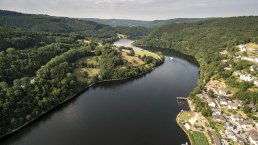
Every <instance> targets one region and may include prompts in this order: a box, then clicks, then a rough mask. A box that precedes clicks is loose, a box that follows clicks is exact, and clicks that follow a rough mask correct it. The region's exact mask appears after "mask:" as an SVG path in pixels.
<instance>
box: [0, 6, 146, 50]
mask: <svg viewBox="0 0 258 145" xmlns="http://www.w3.org/2000/svg"><path fill="white" fill-rule="evenodd" d="M0 26H2V27H0V30H1V34H0V37H3V38H5V40H2V39H1V41H4V42H5V43H9V44H11V43H14V44H17V46H16V47H22V48H25V47H28V45H31V44H38V43H39V42H38V41H39V40H42V37H44V35H49V34H48V33H55V34H56V35H64V33H65V34H66V35H75V36H76V37H87V38H92V39H101V40H102V41H105V42H110V41H114V40H115V39H116V36H117V35H116V33H121V34H124V35H127V36H132V37H134V36H139V35H140V36H146V35H147V34H148V33H149V32H150V29H148V28H146V27H137V26H135V27H131V26H118V27H111V26H108V25H104V24H98V23H96V22H93V21H88V20H84V19H73V18H66V17H54V16H48V15H35V14H23V13H18V12H12V11H4V10H0ZM6 26H9V27H10V26H12V27H18V28H21V29H26V30H29V31H30V32H24V31H22V30H16V31H19V33H15V34H14V33H13V32H12V31H13V30H12V29H8V28H7V27H6ZM2 31H4V32H2ZM36 32H41V33H42V32H43V33H44V34H38V33H36ZM6 33H8V35H6ZM28 33H29V34H28ZM1 35H2V36H1ZM6 36H7V37H10V38H6ZM21 36H23V37H21ZM13 37H14V38H13ZM39 37H40V38H39ZM11 39H12V40H11ZM18 43H19V44H18ZM2 45H5V44H2V43H1V44H0V47H1V46H2Z"/></svg>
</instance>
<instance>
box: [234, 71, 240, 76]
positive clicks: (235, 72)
mask: <svg viewBox="0 0 258 145" xmlns="http://www.w3.org/2000/svg"><path fill="white" fill-rule="evenodd" d="M233 75H234V76H240V75H242V72H241V71H240V70H237V71H234V72H233Z"/></svg>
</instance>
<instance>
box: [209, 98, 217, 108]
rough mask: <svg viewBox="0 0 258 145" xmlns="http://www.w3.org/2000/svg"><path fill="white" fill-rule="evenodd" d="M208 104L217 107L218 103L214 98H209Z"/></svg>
mask: <svg viewBox="0 0 258 145" xmlns="http://www.w3.org/2000/svg"><path fill="white" fill-rule="evenodd" d="M208 106H210V107H216V104H215V102H213V100H212V99H208Z"/></svg>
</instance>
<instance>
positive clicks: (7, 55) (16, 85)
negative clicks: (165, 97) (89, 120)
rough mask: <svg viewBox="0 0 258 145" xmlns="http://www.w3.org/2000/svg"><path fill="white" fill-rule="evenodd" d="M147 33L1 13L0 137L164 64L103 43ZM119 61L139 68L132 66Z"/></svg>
mask: <svg viewBox="0 0 258 145" xmlns="http://www.w3.org/2000/svg"><path fill="white" fill-rule="evenodd" d="M148 32H149V29H147V28H143V27H130V28H127V27H117V28H113V27H111V26H106V25H103V24H97V23H95V22H90V21H85V20H78V19H70V18H64V17H51V16H47V15H33V14H22V13H17V12H10V11H2V10H0V136H2V135H4V134H6V133H8V132H11V131H12V130H13V129H16V128H17V127H20V126H22V125H24V124H25V123H27V122H29V121H31V120H32V119H34V118H36V117H38V116H39V115H41V114H42V113H44V112H46V111H48V110H49V109H50V108H52V107H54V106H56V105H58V104H60V103H61V102H63V101H65V100H66V99H67V98H70V97H72V96H74V95H75V94H77V93H78V92H80V91H82V90H83V89H84V88H85V87H87V86H88V85H90V84H92V83H95V82H98V81H103V80H112V79H122V78H129V77H133V76H137V75H141V74H144V73H147V72H150V71H151V70H152V69H153V68H154V67H155V66H157V65H159V64H160V63H162V61H163V60H162V59H156V58H153V57H151V56H146V55H143V56H141V55H138V56H136V54H135V52H134V50H132V49H131V48H116V47H114V46H112V45H111V44H110V43H107V42H112V41H114V40H116V39H118V37H117V35H118V34H117V33H119V34H124V35H127V36H129V37H130V36H136V35H147V33H148ZM127 51H129V53H127ZM141 53H143V52H141ZM124 55H128V57H132V58H133V59H137V60H138V61H140V62H141V63H142V64H141V65H135V64H133V63H132V62H129V61H127V60H125V59H124ZM91 58H92V60H88V59H91ZM93 58H94V59H93ZM163 59H164V58H163ZM82 60H85V61H82ZM91 61H94V62H95V63H94V64H92V63H91ZM135 63H136V61H135ZM77 70H78V71H77ZM90 70H94V71H95V73H92V74H90V73H89V72H90Z"/></svg>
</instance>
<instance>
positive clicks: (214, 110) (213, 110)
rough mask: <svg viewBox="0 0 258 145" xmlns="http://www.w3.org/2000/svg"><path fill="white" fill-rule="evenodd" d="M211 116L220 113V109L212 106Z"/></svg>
mask: <svg viewBox="0 0 258 145" xmlns="http://www.w3.org/2000/svg"><path fill="white" fill-rule="evenodd" d="M211 110H212V116H214V115H221V110H220V109H218V108H212V109H211Z"/></svg>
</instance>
